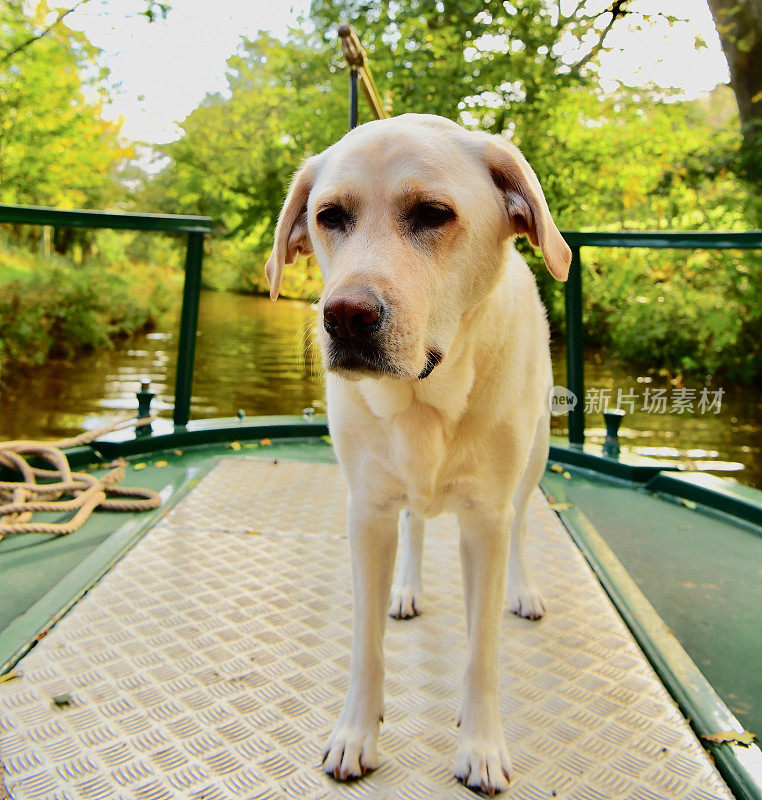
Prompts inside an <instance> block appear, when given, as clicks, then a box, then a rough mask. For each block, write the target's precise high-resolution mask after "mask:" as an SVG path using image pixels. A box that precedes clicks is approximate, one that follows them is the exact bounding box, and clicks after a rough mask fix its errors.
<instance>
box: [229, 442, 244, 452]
mask: <svg viewBox="0 0 762 800" xmlns="http://www.w3.org/2000/svg"><path fill="white" fill-rule="evenodd" d="M228 447H229V448H230V449H231V450H240V449H241V443H240V442H231V443H230V444H229V445H228Z"/></svg>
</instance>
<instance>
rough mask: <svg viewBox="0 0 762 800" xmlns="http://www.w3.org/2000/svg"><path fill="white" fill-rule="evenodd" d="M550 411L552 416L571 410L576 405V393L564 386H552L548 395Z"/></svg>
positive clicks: (559, 415) (561, 414) (560, 415)
mask: <svg viewBox="0 0 762 800" xmlns="http://www.w3.org/2000/svg"><path fill="white" fill-rule="evenodd" d="M548 402H549V403H550V413H551V414H552V415H553V416H554V417H562V416H563V415H564V414H568V413H569V412H570V411H573V410H574V408H575V406H576V405H577V395H575V394H574V392H570V391H569V390H568V389H567V388H566V387H565V386H554V387H553V388H552V389H551V390H550V394H549V395H548Z"/></svg>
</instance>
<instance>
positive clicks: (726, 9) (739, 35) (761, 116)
mask: <svg viewBox="0 0 762 800" xmlns="http://www.w3.org/2000/svg"><path fill="white" fill-rule="evenodd" d="M708 3H709V8H710V10H711V12H712V16H713V17H714V23H715V25H716V26H717V33H718V34H719V35H720V42H721V43H722V49H723V51H724V52H725V57H726V58H727V59H728V66H729V67H730V84H731V86H732V87H733V92H734V94H735V96H736V102H737V103H738V112H739V115H740V117H741V126H742V132H743V162H744V163H743V166H744V171H745V175H746V177H747V179H748V180H749V181H750V182H751V183H752V185H753V187H754V188H755V193H756V194H757V195H759V187H760V184H761V183H762V0H708Z"/></svg>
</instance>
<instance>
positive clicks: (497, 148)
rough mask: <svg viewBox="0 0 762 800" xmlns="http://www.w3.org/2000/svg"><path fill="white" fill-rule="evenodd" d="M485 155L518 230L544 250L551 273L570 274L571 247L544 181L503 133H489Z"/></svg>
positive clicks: (515, 228) (563, 277) (562, 277)
mask: <svg viewBox="0 0 762 800" xmlns="http://www.w3.org/2000/svg"><path fill="white" fill-rule="evenodd" d="M484 158H485V160H486V163H487V167H488V168H489V171H490V175H492V180H493V181H494V182H495V185H496V186H497V188H498V189H499V190H500V192H501V193H502V194H503V197H504V198H505V209H506V211H507V213H508V216H509V218H510V220H511V224H512V226H513V229H514V232H515V233H517V234H519V235H521V234H525V235H526V237H527V239H529V241H530V242H531V243H532V244H533V245H534V246H535V247H539V248H540V249H541V250H542V257H543V259H544V260H545V264H546V266H547V268H548V269H549V270H550V274H551V275H553V277H554V278H557V279H558V280H559V281H565V280H566V278H567V277H568V275H569V265H570V264H571V250H570V249H569V245H568V244H566V242H565V241H564V238H563V236H561V232H560V231H559V230H558V228H557V227H556V223H555V222H554V221H553V218H552V217H551V216H550V210H549V209H548V204H547V202H546V201H545V195H544V194H543V192H542V187H541V186H540V182H539V181H538V180H537V176H536V175H535V174H534V170H533V169H532V168H531V167H530V166H529V162H528V161H527V160H526V159H525V158H524V156H523V155H522V154H521V151H520V150H519V148H518V147H516V145H514V144H511V143H510V142H507V141H505V139H503V138H502V137H501V136H489V137H487V141H486V146H485V152H484Z"/></svg>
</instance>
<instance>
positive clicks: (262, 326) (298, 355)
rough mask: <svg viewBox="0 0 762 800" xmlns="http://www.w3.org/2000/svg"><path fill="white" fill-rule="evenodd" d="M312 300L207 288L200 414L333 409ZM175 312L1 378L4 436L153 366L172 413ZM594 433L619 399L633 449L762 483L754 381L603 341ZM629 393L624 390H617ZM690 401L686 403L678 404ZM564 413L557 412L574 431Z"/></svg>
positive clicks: (98, 410) (109, 413)
mask: <svg viewBox="0 0 762 800" xmlns="http://www.w3.org/2000/svg"><path fill="white" fill-rule="evenodd" d="M314 321H315V314H314V311H313V310H312V309H311V308H310V306H309V305H308V304H307V303H303V302H298V301H293V300H279V301H278V302H277V303H271V302H270V301H269V300H268V299H266V298H262V297H252V296H249V295H236V294H228V293H223V292H204V293H203V295H202V298H201V305H200V312H199V337H198V342H197V346H196V372H195V379H194V386H193V403H192V409H191V415H192V417H195V418H200V417H218V416H233V415H235V414H236V413H238V411H239V410H241V411H243V412H244V413H245V414H246V415H247V416H256V415H261V414H301V413H302V411H303V409H305V408H314V409H315V412H316V413H321V412H324V411H325V398H324V390H323V378H322V374H321V370H320V359H319V356H318V352H317V346H316V343H315V337H314V333H313V331H312V327H311V326H313V325H314ZM177 327H178V318H177V315H176V314H175V315H168V317H167V318H166V320H165V321H164V324H163V325H162V327H161V329H160V330H157V331H155V332H153V333H148V334H145V335H140V336H135V337H132V338H131V339H129V340H128V341H126V342H122V343H119V344H117V345H116V346H115V347H114V348H113V349H107V350H99V351H97V352H95V353H92V354H89V355H85V356H82V357H80V358H77V359H76V360H72V361H56V362H51V363H48V364H47V365H45V366H43V367H40V368H37V369H35V370H32V371H30V372H29V373H28V374H26V375H24V376H23V377H21V378H20V379H19V380H17V381H15V382H14V383H12V384H11V385H9V386H5V387H3V389H2V395H1V396H0V439H9V438H10V439H15V438H22V437H23V438H51V437H53V438H55V437H63V436H68V435H71V434H74V433H78V432H80V431H81V430H82V429H83V428H91V427H94V426H96V425H99V424H103V423H104V422H105V421H108V420H109V419H112V418H114V417H116V416H119V415H121V414H123V413H124V412H125V411H130V410H134V409H135V407H136V401H135V391H136V390H137V389H138V388H139V381H140V379H141V378H143V377H146V378H148V379H150V381H151V387H152V391H154V392H156V393H157V395H158V396H157V399H156V401H154V407H155V408H156V410H158V411H160V412H162V413H163V414H164V415H166V416H171V407H172V394H173V388H174V381H175V353H176V346H177V344H176V343H177V336H176V332H177ZM553 360H554V371H555V373H556V383H557V384H559V385H562V386H563V385H564V383H565V381H564V375H565V364H564V352H563V345H562V343H554V345H553ZM585 361H586V363H585V380H586V389H587V392H586V395H587V396H586V398H584V399H583V400H582V401H583V402H585V404H586V406H587V407H588V412H589V413H588V416H587V434H588V438H589V440H590V441H592V442H598V443H600V442H602V441H603V436H604V428H603V418H602V415H601V413H600V410H599V409H600V408H601V407H603V406H604V405H605V404H606V402H608V405H609V407H613V406H615V405H617V401H618V400H619V401H620V403H619V404H620V405H622V406H624V407H625V410H627V411H628V414H627V416H626V418H625V421H624V422H623V425H622V429H621V441H622V444H623V446H624V447H625V448H626V449H629V450H630V451H632V452H634V453H638V454H640V455H646V456H649V457H652V458H656V459H658V460H661V461H664V462H665V463H680V464H683V465H686V466H689V467H691V468H694V469H701V470H705V471H709V472H713V473H715V474H718V475H723V476H725V477H733V478H735V479H737V480H738V481H740V482H742V483H745V484H748V485H751V486H756V487H759V488H762V458H760V454H761V453H762V398H760V396H759V394H758V393H756V392H755V391H754V390H753V388H751V387H749V386H745V387H737V386H734V385H732V384H730V383H723V382H721V381H720V382H718V383H714V384H710V385H708V386H706V385H705V384H703V383H702V382H694V383H686V384H685V385H679V384H674V383H672V382H671V381H670V380H669V377H668V376H666V375H659V374H658V373H654V374H651V373H649V372H646V371H642V370H638V369H636V368H633V367H631V366H629V365H626V364H621V363H617V362H616V361H613V360H612V359H609V358H607V357H606V354H605V353H603V352H601V351H588V352H587V353H586V358H585ZM620 392H621V395H619V393H620ZM681 409H682V413H679V412H680V410H681ZM565 420H566V417H563V416H560V417H555V418H554V419H553V431H554V433H557V434H564V433H565V431H566V426H565Z"/></svg>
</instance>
